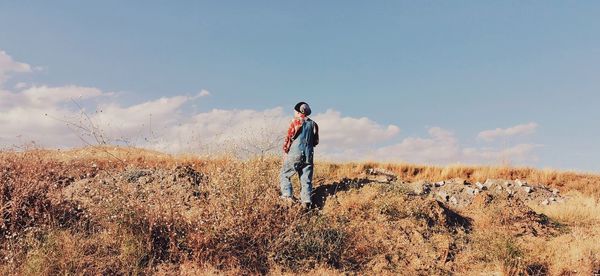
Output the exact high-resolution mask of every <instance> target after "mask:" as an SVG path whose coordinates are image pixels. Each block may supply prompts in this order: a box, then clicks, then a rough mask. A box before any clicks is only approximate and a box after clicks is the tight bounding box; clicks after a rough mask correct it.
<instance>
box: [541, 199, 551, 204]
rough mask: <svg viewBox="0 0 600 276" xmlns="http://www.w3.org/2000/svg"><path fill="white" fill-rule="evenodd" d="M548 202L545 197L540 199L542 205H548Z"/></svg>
mask: <svg viewBox="0 0 600 276" xmlns="http://www.w3.org/2000/svg"><path fill="white" fill-rule="evenodd" d="M548 204H550V201H548V200H547V199H545V200H544V201H542V205H548Z"/></svg>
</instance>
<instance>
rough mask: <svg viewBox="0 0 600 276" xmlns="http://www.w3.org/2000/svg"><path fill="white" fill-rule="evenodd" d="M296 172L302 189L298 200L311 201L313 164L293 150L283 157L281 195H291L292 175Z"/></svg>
mask: <svg viewBox="0 0 600 276" xmlns="http://www.w3.org/2000/svg"><path fill="white" fill-rule="evenodd" d="M296 173H297V174H298V176H299V177H300V185H301V187H302V190H301V191H300V200H302V203H308V204H310V203H312V201H311V198H310V197H311V195H312V188H313V186H312V178H313V164H308V163H306V162H305V160H304V158H303V156H302V154H300V153H299V152H297V151H295V150H293V149H292V150H291V151H290V153H288V155H287V156H286V157H285V160H284V161H283V168H282V169H281V196H282V197H290V198H291V197H292V196H293V190H292V180H291V179H292V176H294V174H296Z"/></svg>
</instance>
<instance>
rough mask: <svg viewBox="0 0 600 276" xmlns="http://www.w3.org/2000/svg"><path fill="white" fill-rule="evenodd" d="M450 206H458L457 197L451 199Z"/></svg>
mask: <svg viewBox="0 0 600 276" xmlns="http://www.w3.org/2000/svg"><path fill="white" fill-rule="evenodd" d="M450 204H453V205H458V199H456V197H453V196H452V197H450Z"/></svg>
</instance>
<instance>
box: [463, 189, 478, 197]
mask: <svg viewBox="0 0 600 276" xmlns="http://www.w3.org/2000/svg"><path fill="white" fill-rule="evenodd" d="M466 191H467V194H468V195H471V196H474V195H477V194H479V189H473V188H467V190H466Z"/></svg>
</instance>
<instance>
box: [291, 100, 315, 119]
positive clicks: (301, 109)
mask: <svg viewBox="0 0 600 276" xmlns="http://www.w3.org/2000/svg"><path fill="white" fill-rule="evenodd" d="M294 110H296V112H298V113H300V114H304V115H306V116H310V114H311V113H312V111H311V110H310V106H309V105H308V104H307V103H305V102H299V103H298V104H296V106H295V107H294Z"/></svg>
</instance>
